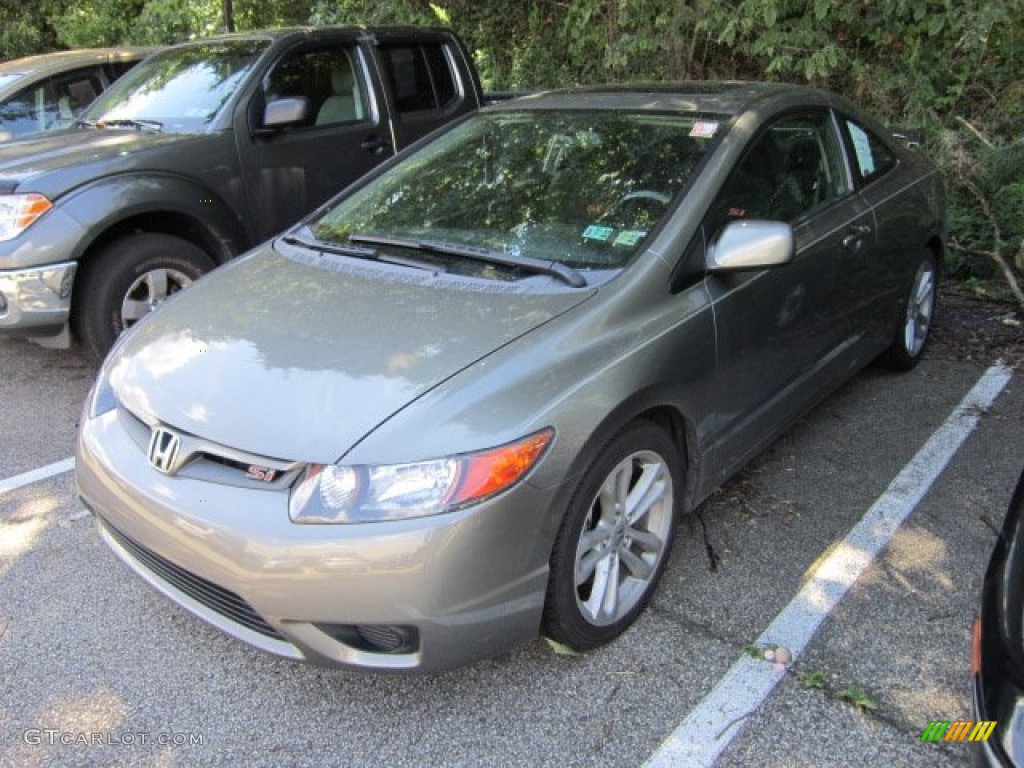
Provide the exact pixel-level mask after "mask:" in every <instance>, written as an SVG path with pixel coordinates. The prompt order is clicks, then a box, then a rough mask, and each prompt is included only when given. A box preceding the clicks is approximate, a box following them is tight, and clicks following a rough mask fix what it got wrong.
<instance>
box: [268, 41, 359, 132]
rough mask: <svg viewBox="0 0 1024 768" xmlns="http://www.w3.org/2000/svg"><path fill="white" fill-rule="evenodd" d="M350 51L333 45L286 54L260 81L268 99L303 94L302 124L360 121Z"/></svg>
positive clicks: (357, 83)
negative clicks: (306, 105)
mask: <svg viewBox="0 0 1024 768" xmlns="http://www.w3.org/2000/svg"><path fill="white" fill-rule="evenodd" d="M357 72H358V70H357V68H356V66H355V65H354V63H353V59H352V53H351V51H349V50H348V49H346V48H342V47H338V46H334V47H331V48H317V49H312V50H309V49H307V50H303V51H299V52H297V53H294V54H292V55H290V56H287V57H286V58H285V59H283V60H282V61H281V62H280V63H279V64H278V65H277V66H276V67H275V68H274V69H273V71H271V73H270V74H269V75H268V76H267V78H266V80H265V83H264V96H265V98H266V100H267V101H268V102H269V101H271V100H273V99H279V98H286V97H296V96H300V97H304V98H306V99H308V100H309V104H310V111H309V118H308V122H306V123H304V124H305V125H316V126H321V125H334V124H336V123H348V122H353V121H356V120H362V119H363V117H364V116H365V114H366V104H365V99H364V96H363V88H362V87H361V85H360V79H359V77H358V75H357Z"/></svg>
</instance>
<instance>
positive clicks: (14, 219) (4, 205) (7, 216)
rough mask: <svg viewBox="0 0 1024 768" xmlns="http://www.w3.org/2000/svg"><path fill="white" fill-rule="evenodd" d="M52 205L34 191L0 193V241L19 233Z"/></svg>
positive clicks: (9, 238)
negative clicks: (25, 193) (21, 193)
mask: <svg viewBox="0 0 1024 768" xmlns="http://www.w3.org/2000/svg"><path fill="white" fill-rule="evenodd" d="M52 207H53V203H51V202H50V201H49V200H47V199H46V198H45V197H43V196H42V195H39V194H36V193H35V192H33V193H32V194H29V195H0V242H3V241H4V240H11V239H13V238H15V237H17V236H18V235H20V234H21V233H22V232H24V231H25V230H26V229H28V228H29V226H31V224H32V223H33V222H34V221H35V220H36V219H38V218H39V217H40V216H42V215H43V214H44V213H46V212H47V211H48V210H50V209H51V208H52Z"/></svg>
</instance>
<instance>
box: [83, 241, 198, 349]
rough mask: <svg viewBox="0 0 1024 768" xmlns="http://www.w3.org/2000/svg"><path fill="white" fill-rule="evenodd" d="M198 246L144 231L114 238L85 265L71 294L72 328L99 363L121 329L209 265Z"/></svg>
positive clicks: (155, 306) (135, 321) (134, 321)
mask: <svg viewBox="0 0 1024 768" xmlns="http://www.w3.org/2000/svg"><path fill="white" fill-rule="evenodd" d="M213 267H214V263H213V261H212V260H211V259H210V257H209V256H207V254H206V252H205V251H203V250H202V249H201V248H199V247H198V246H197V245H194V244H193V243H190V242H188V241H187V240H182V239H181V238H179V237H173V236H172V235H164V234H158V233H153V232H143V233H139V234H134V235H129V236H127V237H122V238H120V239H118V240H115V241H113V242H112V243H110V244H109V245H107V246H106V247H105V248H104V249H103V250H102V251H100V252H98V253H96V254H95V255H94V256H93V257H92V258H90V259H89V260H88V261H87V262H86V264H85V265H84V272H83V275H82V278H81V280H80V282H79V284H78V285H76V286H75V294H74V302H73V303H74V317H73V321H74V329H75V332H76V333H77V334H78V336H79V338H80V339H81V341H82V345H83V346H84V347H85V350H86V352H87V353H88V354H89V356H90V357H91V358H92V359H93V360H94V361H96V362H99V361H100V360H102V359H103V357H104V356H105V355H106V354H107V352H108V351H109V350H110V347H111V346H113V344H114V340H115V339H117V337H118V336H119V335H120V334H121V333H122V332H123V331H125V330H127V329H128V328H130V327H131V326H133V325H134V324H135V323H137V322H138V321H139V320H141V319H142V318H143V317H145V316H146V315H148V314H149V313H150V312H152V311H153V310H154V309H156V308H157V307H158V306H159V305H160V304H161V303H163V302H164V301H165V300H167V299H168V298H169V297H170V296H172V295H174V294H175V293H177V292H178V291H181V290H184V289H185V288H187V287H188V286H189V285H191V284H192V282H193V281H194V280H197V279H199V277H200V276H201V275H203V274H204V273H206V272H209V271H210V270H211V269H213Z"/></svg>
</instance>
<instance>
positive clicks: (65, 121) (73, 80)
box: [49, 69, 103, 128]
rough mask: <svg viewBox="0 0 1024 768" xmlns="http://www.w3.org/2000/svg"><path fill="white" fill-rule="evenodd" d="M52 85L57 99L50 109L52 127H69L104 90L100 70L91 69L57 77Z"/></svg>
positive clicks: (52, 81) (50, 124)
mask: <svg viewBox="0 0 1024 768" xmlns="http://www.w3.org/2000/svg"><path fill="white" fill-rule="evenodd" d="M51 86H52V93H53V94H54V95H55V96H56V99H57V101H56V104H55V105H53V109H52V110H50V111H51V115H52V116H51V118H50V121H49V127H50V128H69V127H70V126H71V125H72V124H73V123H74V121H75V118H77V117H78V116H79V115H80V114H82V112H84V111H85V108H86V107H88V106H89V105H90V104H91V103H92V101H93V99H95V98H96V97H97V96H99V95H100V91H102V90H103V84H102V83H101V82H100V77H99V73H98V71H97V70H91V69H88V70H79V71H78V72H74V73H72V74H70V75H62V76H60V77H55V78H53V79H52V80H51Z"/></svg>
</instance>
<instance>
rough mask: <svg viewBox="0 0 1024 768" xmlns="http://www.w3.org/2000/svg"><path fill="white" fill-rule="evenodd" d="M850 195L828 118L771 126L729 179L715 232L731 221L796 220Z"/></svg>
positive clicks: (792, 119) (715, 210) (714, 214)
mask: <svg viewBox="0 0 1024 768" xmlns="http://www.w3.org/2000/svg"><path fill="white" fill-rule="evenodd" d="M849 190H850V185H849V183H848V182H847V179H846V174H845V172H844V170H843V162H842V151H841V149H840V147H839V141H838V137H837V136H836V131H835V129H834V127H833V123H832V120H831V118H830V116H829V115H828V113H814V114H804V115H792V116H789V117H784V118H782V119H780V120H778V121H776V122H775V123H773V124H772V125H770V126H769V127H768V129H767V130H765V131H764V132H762V133H761V135H760V136H758V137H757V138H756V139H755V140H754V143H753V144H752V145H751V146H750V148H749V149H748V150H747V152H746V154H745V155H744V156H743V159H742V160H741V161H740V163H739V165H738V166H737V167H736V168H735V169H734V170H733V172H732V173H731V174H730V176H729V179H728V180H727V181H726V183H725V185H724V187H723V188H722V191H721V192H720V193H719V196H718V199H717V200H716V203H715V205H714V206H713V207H712V211H711V222H710V224H711V228H712V231H714V230H716V229H718V227H721V226H722V225H723V224H725V223H726V222H727V221H729V220H731V219H741V218H746V219H767V220H771V221H794V220H795V219H798V218H800V217H802V216H806V215H808V214H810V213H813V212H814V211H815V210H817V209H819V208H821V207H823V206H825V205H827V204H828V203H830V202H831V201H833V200H836V199H837V198H839V197H841V196H843V195H845V194H846V193H847V192H849Z"/></svg>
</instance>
